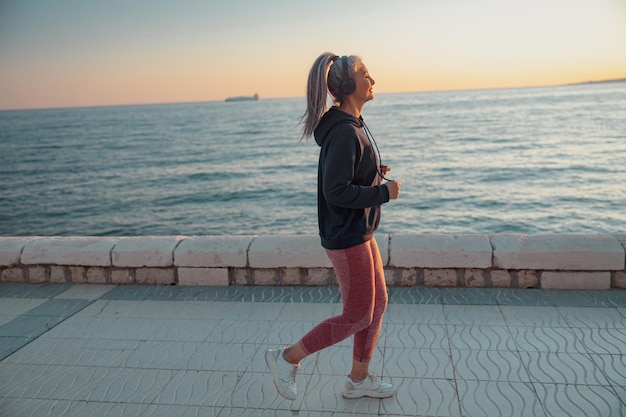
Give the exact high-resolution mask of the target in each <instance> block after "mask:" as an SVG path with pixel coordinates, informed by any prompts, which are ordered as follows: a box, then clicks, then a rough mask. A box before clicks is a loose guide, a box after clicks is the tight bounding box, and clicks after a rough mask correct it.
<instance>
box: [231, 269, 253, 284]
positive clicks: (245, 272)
mask: <svg viewBox="0 0 626 417" xmlns="http://www.w3.org/2000/svg"><path fill="white" fill-rule="evenodd" d="M250 273H251V272H250V269H248V268H235V270H234V272H233V275H234V276H235V285H250V281H251V279H252V278H251V277H250Z"/></svg>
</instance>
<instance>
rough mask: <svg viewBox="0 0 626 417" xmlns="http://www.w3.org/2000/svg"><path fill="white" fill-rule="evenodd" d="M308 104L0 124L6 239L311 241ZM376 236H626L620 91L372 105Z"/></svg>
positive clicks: (516, 93) (59, 114)
mask: <svg viewBox="0 0 626 417" xmlns="http://www.w3.org/2000/svg"><path fill="white" fill-rule="evenodd" d="M304 108H305V99H304V98H302V97H300V98H285V99H263V98H262V97H261V99H260V100H259V101H251V102H234V103H226V102H203V103H186V104H158V105H136V106H111V107H89V108H64V109H45V110H19V111H1V112H0V235H2V236H163V235H169V236H171V235H186V236H195V235H288V234H316V233H317V206H316V204H317V203H316V201H317V200H316V198H317V197H316V193H317V186H316V181H317V161H318V154H319V147H318V146H317V145H316V144H315V142H314V141H313V140H309V141H301V140H300V129H301V126H300V125H299V120H300V117H301V115H302V113H303V111H304ZM363 118H364V119H365V121H366V123H367V125H368V127H369V129H370V131H371V132H372V134H373V135H374V137H375V139H376V142H377V145H378V148H379V149H380V156H381V160H382V163H383V164H385V165H389V166H390V167H391V171H390V172H389V175H387V176H388V177H389V178H393V179H396V180H398V181H401V183H402V192H401V194H400V197H399V198H398V199H397V200H392V201H390V202H389V203H386V204H384V205H383V214H382V221H381V225H380V229H379V232H380V233H390V234H401V233H402V234H403V233H481V234H492V233H520V234H540V233H626V181H625V180H626V83H624V82H621V83H619V82H616V83H589V84H579V85H566V86H556V87H541V88H516V89H494V90H472V91H447V92H420V93H406V94H378V95H376V97H375V99H374V100H373V101H371V102H369V103H367V104H366V105H365V107H364V109H363Z"/></svg>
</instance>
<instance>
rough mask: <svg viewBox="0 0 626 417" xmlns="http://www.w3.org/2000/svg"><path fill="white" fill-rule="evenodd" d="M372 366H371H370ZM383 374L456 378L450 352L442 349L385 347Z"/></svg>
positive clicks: (408, 376) (427, 377)
mask: <svg viewBox="0 0 626 417" xmlns="http://www.w3.org/2000/svg"><path fill="white" fill-rule="evenodd" d="M370 367H371V366H370ZM380 375H381V376H385V375H390V376H393V377H394V378H395V377H407V378H422V379H423V378H426V379H429V378H432V379H454V369H453V366H452V360H451V358H450V353H449V352H447V351H444V350H440V349H407V348H392V347H387V348H385V355H384V369H383V372H382V373H380Z"/></svg>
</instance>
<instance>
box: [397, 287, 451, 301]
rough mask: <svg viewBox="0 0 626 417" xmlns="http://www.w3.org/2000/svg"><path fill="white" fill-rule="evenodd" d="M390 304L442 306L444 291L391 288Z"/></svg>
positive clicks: (418, 288)
mask: <svg viewBox="0 0 626 417" xmlns="http://www.w3.org/2000/svg"><path fill="white" fill-rule="evenodd" d="M387 291H388V294H389V303H390V304H441V302H442V294H443V292H444V291H443V290H442V289H440V288H431V287H391V288H388V289H387Z"/></svg>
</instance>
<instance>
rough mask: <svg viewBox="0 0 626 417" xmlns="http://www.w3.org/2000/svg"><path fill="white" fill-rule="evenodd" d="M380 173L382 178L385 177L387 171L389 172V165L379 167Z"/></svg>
mask: <svg viewBox="0 0 626 417" xmlns="http://www.w3.org/2000/svg"><path fill="white" fill-rule="evenodd" d="M380 171H381V172H382V174H383V177H384V176H386V175H387V173H388V172H389V171H391V168H389V165H381V166H380Z"/></svg>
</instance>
